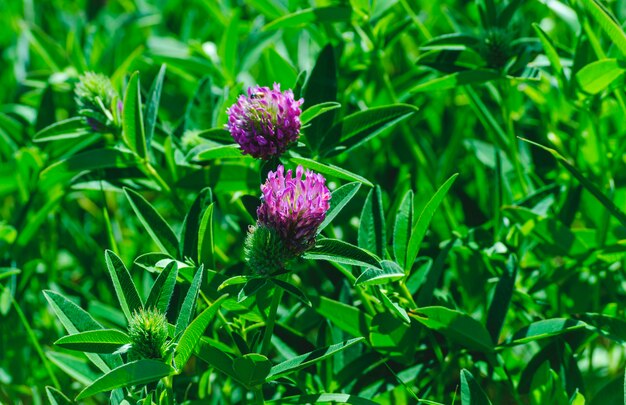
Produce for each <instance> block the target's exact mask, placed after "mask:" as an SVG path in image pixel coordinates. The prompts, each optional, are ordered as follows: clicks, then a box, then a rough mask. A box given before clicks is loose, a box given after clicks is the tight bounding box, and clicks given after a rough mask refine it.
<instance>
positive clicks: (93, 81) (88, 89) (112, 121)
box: [74, 72, 123, 132]
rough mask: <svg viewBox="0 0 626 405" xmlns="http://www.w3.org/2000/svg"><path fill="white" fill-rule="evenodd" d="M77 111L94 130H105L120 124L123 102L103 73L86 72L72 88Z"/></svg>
mask: <svg viewBox="0 0 626 405" xmlns="http://www.w3.org/2000/svg"><path fill="white" fill-rule="evenodd" d="M74 95H75V100H76V104H77V105H78V113H79V114H80V115H82V116H84V117H86V118H87V122H88V123H89V125H90V126H91V128H92V129H93V130H94V131H96V132H106V131H110V130H112V129H115V128H117V127H119V126H120V125H121V115H122V114H121V113H122V107H123V103H122V101H121V100H119V96H118V94H117V91H115V89H114V88H113V85H112V84H111V80H109V78H108V77H106V76H105V75H102V74H99V73H93V72H87V73H85V74H84V75H82V76H80V78H79V81H78V83H77V84H76V88H75V89H74Z"/></svg>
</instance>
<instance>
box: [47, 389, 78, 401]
mask: <svg viewBox="0 0 626 405" xmlns="http://www.w3.org/2000/svg"><path fill="white" fill-rule="evenodd" d="M46 395H47V396H48V401H49V402H50V405H71V404H72V401H71V400H70V399H69V398H68V397H66V396H65V394H63V393H62V392H61V391H59V390H57V389H56V388H54V387H46Z"/></svg>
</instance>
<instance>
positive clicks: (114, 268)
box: [104, 250, 143, 321]
mask: <svg viewBox="0 0 626 405" xmlns="http://www.w3.org/2000/svg"><path fill="white" fill-rule="evenodd" d="M104 258H105V262H106V265H107V269H108V270H109V275H110V276H111V280H112V281H113V288H114V289H115V294H116V295H117V300H118V301H119V303H120V306H121V308H122V311H123V312H124V315H125V316H126V319H127V320H128V321H130V318H131V317H132V315H133V313H134V312H135V311H137V310H139V309H141V308H143V303H142V302H141V298H140V297H139V293H138V292H137V288H136V287H135V283H134V282H133V279H132V277H131V276H130V273H129V272H128V269H127V268H126V266H124V262H122V259H120V258H119V257H118V256H117V255H116V254H115V253H114V252H112V251H110V250H107V251H106V252H105V253H104Z"/></svg>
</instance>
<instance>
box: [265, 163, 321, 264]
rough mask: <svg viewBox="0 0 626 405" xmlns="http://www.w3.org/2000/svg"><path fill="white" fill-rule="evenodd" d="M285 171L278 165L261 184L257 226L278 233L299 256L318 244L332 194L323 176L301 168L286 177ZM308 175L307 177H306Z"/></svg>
mask: <svg viewBox="0 0 626 405" xmlns="http://www.w3.org/2000/svg"><path fill="white" fill-rule="evenodd" d="M284 172H285V168H284V167H283V166H282V165H279V166H278V169H277V170H276V172H269V173H268V175H267V180H266V181H265V184H263V185H261V191H262V192H263V200H262V202H261V205H260V206H259V208H258V209H257V216H258V224H259V225H260V226H265V227H267V228H270V229H273V230H274V231H276V232H277V233H278V234H279V236H280V238H281V239H282V241H283V242H284V243H285V245H286V246H287V248H288V249H289V250H290V251H291V252H292V253H293V254H295V255H299V254H301V253H302V252H304V251H305V250H306V249H308V248H309V247H311V246H312V245H313V244H314V243H315V236H316V235H317V228H318V227H319V226H320V224H321V223H322V221H324V218H326V212H327V211H328V209H329V208H330V203H329V201H330V197H331V196H330V191H328V188H327V187H326V185H325V184H324V183H325V182H326V179H325V178H324V176H322V175H321V174H318V173H315V172H313V171H310V170H307V171H306V173H304V169H303V168H302V166H298V168H297V169H296V175H295V177H294V176H293V173H292V171H291V170H288V171H287V175H286V176H285V174H284ZM303 174H305V178H303V177H302V176H303Z"/></svg>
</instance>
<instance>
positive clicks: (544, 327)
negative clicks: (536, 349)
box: [505, 318, 586, 346]
mask: <svg viewBox="0 0 626 405" xmlns="http://www.w3.org/2000/svg"><path fill="white" fill-rule="evenodd" d="M585 326H586V324H585V323H584V322H582V321H577V320H574V319H566V318H552V319H544V320H541V321H537V322H533V323H531V324H530V325H528V326H525V327H524V328H522V329H520V330H519V331H517V332H516V333H515V334H514V335H513V336H512V337H511V338H509V339H507V341H506V343H505V345H506V346H513V345H519V344H523V343H528V342H532V341H535V340H540V339H546V338H549V337H552V336H557V335H561V334H564V333H567V332H571V331H573V330H576V329H581V328H584V327H585Z"/></svg>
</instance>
